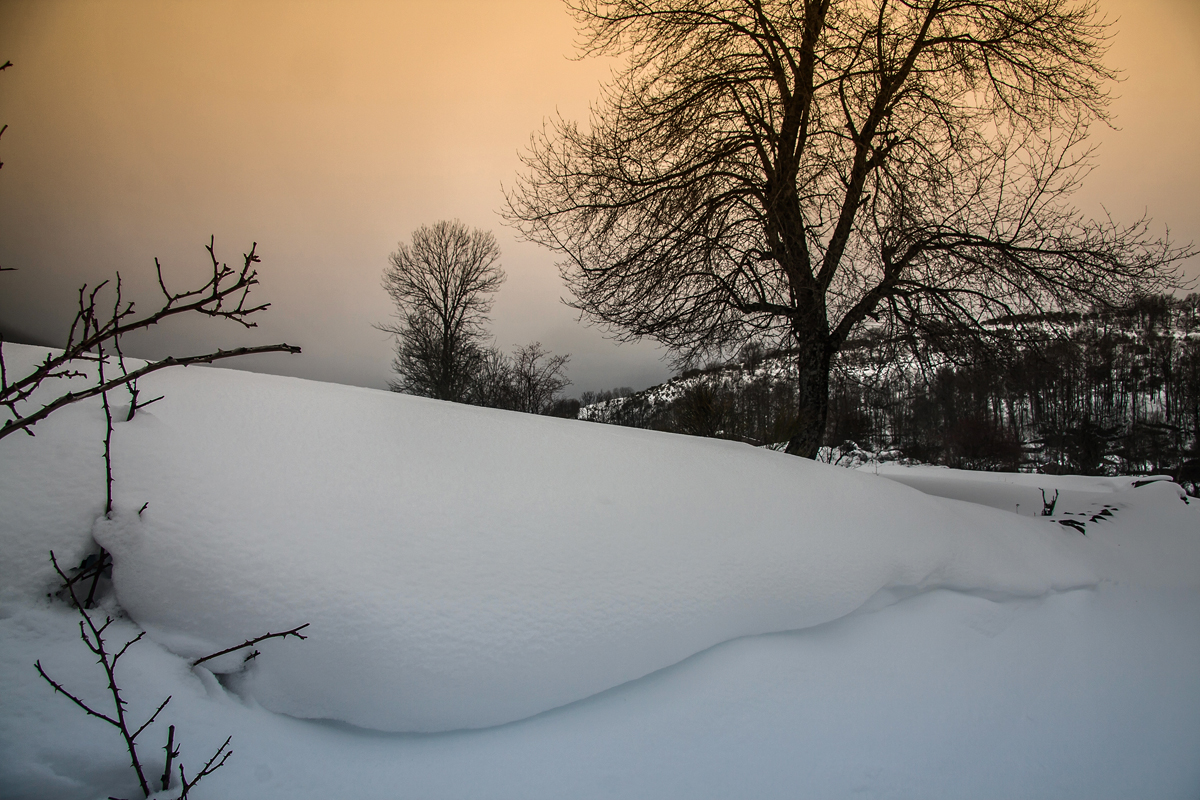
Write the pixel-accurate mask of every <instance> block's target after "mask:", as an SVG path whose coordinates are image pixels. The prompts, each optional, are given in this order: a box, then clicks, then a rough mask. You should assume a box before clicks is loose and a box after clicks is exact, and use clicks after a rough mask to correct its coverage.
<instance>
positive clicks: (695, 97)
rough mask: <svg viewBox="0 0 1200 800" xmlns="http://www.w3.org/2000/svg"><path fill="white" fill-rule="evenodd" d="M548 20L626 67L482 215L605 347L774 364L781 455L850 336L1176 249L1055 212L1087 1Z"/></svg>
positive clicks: (798, 436) (1043, 296) (1065, 167)
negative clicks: (583, 122)
mask: <svg viewBox="0 0 1200 800" xmlns="http://www.w3.org/2000/svg"><path fill="white" fill-rule="evenodd" d="M568 5H569V6H570V8H571V10H572V12H573V13H574V15H575V17H576V19H577V21H578V24H579V26H580V30H581V33H582V36H583V38H584V45H583V53H584V54H585V55H605V54H608V55H613V54H624V55H625V56H627V59H628V60H627V63H626V66H625V67H624V68H623V70H622V71H620V72H619V73H618V74H617V75H616V77H615V79H614V81H613V83H612V84H611V85H610V86H609V87H608V88H607V89H606V90H605V92H604V94H603V96H602V99H601V101H600V103H599V104H598V105H597V106H596V107H595V108H594V109H593V113H592V118H591V121H590V125H589V126H587V127H580V126H579V125H577V124H575V123H574V122H570V121H565V120H561V119H559V120H557V121H555V122H553V123H551V124H550V125H549V126H548V127H547V128H546V129H545V130H543V131H542V132H541V133H540V134H537V135H535V136H534V138H533V140H532V143H531V148H530V151H529V152H528V153H527V154H526V155H525V157H524V159H525V163H526V166H527V168H528V169H527V172H526V173H525V174H524V175H523V176H521V177H520V178H519V179H518V182H517V184H516V185H515V187H513V188H512V189H510V190H509V191H508V195H507V200H508V210H507V217H508V219H509V220H510V221H511V222H513V223H514V224H515V225H516V226H517V227H519V229H520V230H521V231H522V233H523V234H524V235H525V236H526V237H527V238H528V239H530V240H532V241H536V242H539V243H542V244H544V245H547V246H549V247H551V248H554V249H556V250H558V251H559V252H561V253H562V254H563V255H564V256H565V260H564V261H563V262H562V263H561V264H560V269H561V272H562V275H563V277H564V279H565V280H566V282H567V284H568V286H569V287H570V289H571V291H572V292H573V294H574V297H575V299H574V301H573V305H574V306H575V307H576V308H578V309H580V310H581V311H582V312H583V313H584V314H585V315H587V316H589V317H591V318H593V319H596V320H599V321H601V322H604V323H607V324H608V325H610V326H612V327H614V328H615V329H617V330H618V331H619V332H620V333H621V334H622V335H623V336H624V337H626V338H640V337H644V336H649V337H652V338H655V339H657V340H659V341H661V342H663V343H665V344H666V345H668V346H669V347H671V348H672V349H673V350H674V352H675V353H676V354H677V357H678V359H679V361H680V362H683V363H687V362H694V361H695V360H696V359H699V358H702V357H704V356H706V355H710V354H714V353H719V352H722V351H727V350H731V349H733V348H736V347H737V346H738V345H740V344H742V343H745V342H747V341H751V340H758V341H774V342H776V343H778V344H779V345H781V346H784V347H787V348H789V349H791V350H793V351H794V352H795V354H796V356H795V357H796V359H797V366H798V378H797V380H798V395H799V400H798V417H797V421H796V427H795V428H794V430H795V433H794V435H793V436H792V437H791V439H790V441H789V443H788V447H787V450H788V452H790V453H793V454H797V455H802V456H807V457H810V458H811V457H814V456H815V454H816V452H817V448H818V447H819V445H820V444H821V439H822V436H823V433H824V429H825V424H826V418H827V414H828V408H829V399H828V398H829V373H830V365H831V361H832V358H833V356H834V355H835V354H836V353H837V352H838V351H839V350H840V349H841V348H842V347H843V345H844V344H845V343H846V342H847V340H848V339H849V338H850V337H851V336H852V334H855V333H856V332H860V331H861V330H862V329H863V328H864V327H865V326H874V327H876V328H877V329H879V332H881V333H885V334H892V335H903V334H911V333H913V332H929V331H939V332H942V333H944V332H945V331H947V330H950V331H974V332H976V333H977V334H980V335H982V334H983V333H984V331H983V329H982V327H981V326H980V324H979V323H980V322H981V321H982V320H985V319H987V318H989V317H991V316H995V315H999V314H1010V315H1016V314H1022V313H1029V312H1037V311H1050V310H1056V309H1071V308H1075V307H1078V306H1081V305H1100V306H1105V305H1110V304H1113V303H1114V302H1116V301H1118V300H1122V299H1125V298H1128V297H1129V296H1131V295H1132V294H1134V293H1135V292H1146V291H1157V290H1161V289H1164V288H1170V287H1173V286H1175V285H1177V284H1178V281H1179V278H1178V275H1179V273H1178V271H1177V266H1176V265H1177V262H1178V261H1180V260H1181V259H1183V258H1186V257H1188V256H1190V255H1192V254H1193V253H1194V250H1192V249H1191V248H1179V247H1175V246H1173V245H1172V244H1171V243H1170V242H1169V241H1168V240H1166V239H1158V238H1155V237H1154V236H1152V235H1151V234H1150V232H1149V230H1148V222H1147V220H1145V219H1143V220H1141V221H1138V222H1135V223H1133V224H1132V225H1120V224H1117V223H1115V222H1113V221H1112V220H1102V221H1098V222H1097V221H1091V220H1088V219H1086V218H1084V217H1083V216H1081V215H1080V213H1078V212H1077V211H1076V210H1075V209H1073V208H1072V207H1071V206H1070V205H1069V204H1068V200H1069V196H1070V194H1071V193H1072V191H1073V190H1074V189H1075V188H1076V187H1077V186H1078V183H1079V181H1080V179H1081V178H1082V177H1083V175H1084V174H1085V173H1086V172H1087V170H1088V168H1089V166H1090V163H1091V161H1090V157H1091V150H1090V149H1089V148H1088V146H1087V144H1086V135H1087V131H1088V126H1089V124H1093V123H1096V122H1106V121H1107V107H1108V102H1109V96H1108V90H1107V88H1106V87H1107V85H1108V83H1109V82H1110V81H1111V80H1112V79H1113V77H1114V75H1113V73H1112V72H1111V71H1110V70H1108V69H1107V68H1106V67H1105V66H1104V65H1103V63H1102V56H1103V54H1104V51H1105V49H1106V36H1107V24H1106V22H1105V21H1104V20H1102V19H1100V18H1099V16H1098V14H1097V11H1096V6H1095V3H1094V2H1091V0H1079V1H1078V2H1072V0H568ZM943 338H944V337H943Z"/></svg>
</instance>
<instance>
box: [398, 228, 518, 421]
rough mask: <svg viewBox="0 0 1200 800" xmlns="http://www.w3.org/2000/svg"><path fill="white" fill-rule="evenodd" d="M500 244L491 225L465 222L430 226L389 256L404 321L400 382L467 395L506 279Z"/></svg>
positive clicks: (411, 388)
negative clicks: (495, 301) (494, 298)
mask: <svg viewBox="0 0 1200 800" xmlns="http://www.w3.org/2000/svg"><path fill="white" fill-rule="evenodd" d="M499 259H500V247H499V246H498V245H497V244H496V237H495V236H493V235H492V234H491V233H489V232H487V231H481V230H478V229H473V230H472V229H468V228H467V227H466V226H465V225H463V224H462V223H461V222H459V221H457V220H455V221H453V222H447V221H441V222H437V223H435V224H433V225H432V226H428V225H422V226H421V227H420V228H418V229H417V230H416V231H414V232H413V235H412V243H411V244H404V243H403V242H401V243H400V245H399V247H398V248H397V250H396V252H394V253H392V254H391V256H390V257H389V259H388V260H389V262H390V266H389V267H388V268H387V270H385V272H384V275H383V286H384V289H386V290H387V292H388V294H389V295H391V297H392V300H394V301H395V302H396V313H397V318H398V322H397V323H396V324H394V325H382V326H380V328H381V329H382V330H385V331H387V332H388V333H392V334H394V335H395V336H396V339H397V344H396V360H395V362H394V363H393V367H394V368H395V370H396V372H397V373H398V374H399V376H400V377H399V379H398V380H397V381H394V382H393V383H392V389H393V390H394V391H398V392H406V393H408V394H416V395H423V396H425V397H436V398H438V399H441V400H453V401H456V402H462V401H464V400H466V399H467V396H468V392H469V390H470V380H471V377H472V376H473V375H474V374H475V372H476V371H477V370H478V369H479V366H480V360H481V359H482V358H483V351H484V349H485V346H484V344H483V342H484V339H485V337H486V336H487V331H486V329H485V325H486V323H487V322H488V316H487V315H488V312H490V311H491V308H492V299H491V296H492V295H493V294H494V293H495V292H496V290H497V289H499V288H500V284H502V283H503V282H504V272H503V271H502V270H501V269H500V267H499V265H498V264H497V263H496V262H497V261H499Z"/></svg>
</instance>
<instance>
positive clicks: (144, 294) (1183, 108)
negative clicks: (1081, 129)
mask: <svg viewBox="0 0 1200 800" xmlns="http://www.w3.org/2000/svg"><path fill="white" fill-rule="evenodd" d="M1101 8H1102V9H1103V10H1104V11H1105V13H1107V14H1108V15H1110V16H1112V17H1120V21H1119V22H1118V24H1117V25H1116V26H1115V29H1114V30H1115V34H1116V35H1115V38H1114V41H1113V44H1112V49H1111V51H1110V58H1109V63H1110V65H1111V66H1114V67H1116V68H1118V69H1121V70H1123V71H1124V73H1125V78H1126V80H1125V82H1124V83H1122V84H1121V85H1120V86H1118V87H1117V90H1116V93H1117V94H1118V95H1119V99H1118V100H1117V101H1116V103H1115V104H1114V106H1113V111H1114V112H1115V114H1116V117H1117V119H1116V122H1117V125H1118V126H1119V128H1120V129H1119V130H1115V131H1113V130H1103V131H1098V132H1097V136H1096V139H1097V140H1098V141H1099V142H1100V144H1101V149H1100V151H1099V159H1098V160H1099V167H1098V169H1097V170H1096V171H1095V173H1093V175H1092V176H1091V178H1090V180H1089V181H1088V182H1087V184H1086V185H1085V188H1084V190H1083V192H1082V193H1081V194H1080V196H1079V198H1078V200H1079V203H1080V205H1081V206H1082V207H1083V208H1084V209H1085V210H1086V211H1088V212H1089V213H1098V212H1100V210H1101V208H1102V204H1103V208H1107V209H1108V210H1109V211H1110V212H1111V213H1112V214H1113V215H1114V216H1115V217H1116V218H1117V219H1118V220H1132V219H1135V218H1137V217H1139V216H1141V215H1142V214H1143V213H1148V214H1149V215H1150V216H1151V217H1152V218H1153V219H1154V220H1155V224H1156V225H1157V226H1158V228H1157V229H1158V230H1160V231H1161V229H1162V227H1163V226H1164V225H1169V226H1170V228H1171V231H1172V235H1173V236H1174V237H1176V238H1178V239H1180V240H1182V241H1184V242H1186V241H1189V240H1190V241H1195V242H1197V243H1200V145H1198V142H1200V133H1198V132H1200V4H1197V3H1195V2H1194V0H1140V1H1139V0H1102V2H1101ZM573 44H574V32H573V29H572V25H571V20H570V18H569V17H568V16H567V14H566V13H565V11H564V9H563V7H562V5H561V3H560V2H559V0H512V1H511V2H505V0H441V2H437V3H428V2H369V1H364V2H356V1H352V0H336V2H334V1H332V0H328V1H326V2H303V1H302V0H279V1H276V2H257V1H254V0H236V1H234V2H212V1H210V0H177V1H175V2H170V1H168V0H129V1H127V2H108V1H106V2H54V1H53V0H36V2H14V1H13V0H0V61H3V60H4V59H9V60H11V61H13V62H14V64H15V66H14V67H13V68H10V69H9V70H6V71H5V72H4V73H3V74H2V75H0V123H8V125H9V129H8V131H7V132H6V133H5V134H4V137H3V139H2V140H0V160H3V161H4V169H3V170H2V171H0V264H3V265H4V266H13V267H18V268H19V270H20V271H19V272H17V273H6V274H5V275H4V276H3V283H0V320H2V321H3V325H4V327H5V328H7V329H8V330H9V331H10V332H11V333H17V334H22V335H24V336H28V337H33V338H36V339H39V340H44V341H53V340H56V339H57V338H58V336H60V335H61V333H60V332H61V331H63V330H65V326H66V325H67V324H69V321H70V315H71V310H70V304H71V303H73V298H74V293H75V290H76V289H77V287H78V285H79V284H80V283H81V282H83V281H85V280H89V281H94V280H97V279H103V278H104V277H108V276H109V275H111V273H112V272H113V271H114V270H116V269H120V270H122V274H123V276H124V277H125V278H126V279H127V280H131V281H132V282H133V283H134V286H135V291H137V292H138V294H137V296H138V297H140V298H143V305H144V306H145V307H146V308H147V309H149V307H150V306H151V304H152V303H153V302H154V296H153V294H152V293H151V292H150V289H151V283H150V281H151V280H152V274H153V273H152V267H153V257H154V256H158V257H159V258H160V260H162V261H163V263H164V264H165V265H166V267H167V270H168V272H167V274H168V279H170V278H172V277H177V279H178V281H179V284H180V285H183V284H185V283H189V282H194V281H195V278H196V276H197V275H198V274H200V273H199V272H198V270H201V269H202V268H203V265H204V258H205V254H204V252H203V245H204V244H205V243H206V242H207V241H208V237H209V235H210V234H215V236H216V239H217V247H218V252H219V253H220V254H223V255H224V256H225V257H227V258H228V259H230V260H231V261H232V260H236V259H238V258H239V254H240V253H241V252H244V251H245V250H246V249H247V248H248V247H249V245H250V242H251V241H257V242H258V243H259V249H258V252H259V253H260V255H261V256H262V258H263V264H262V267H261V270H260V271H261V275H262V280H263V285H262V286H261V287H259V289H258V292H259V296H260V297H261V298H262V299H264V300H269V301H271V302H272V304H273V306H272V308H271V309H270V310H269V311H268V312H266V313H265V315H263V316H262V318H261V320H260V324H261V328H260V329H259V330H257V331H253V332H250V333H249V334H247V333H246V332H243V331H240V330H237V329H234V328H231V327H230V326H228V325H225V326H221V325H214V324H207V323H205V322H200V321H193V322H191V323H188V324H185V325H180V326H178V327H176V328H174V329H172V330H164V331H160V332H156V333H155V335H154V336H153V337H152V338H150V339H147V340H144V341H140V342H133V343H132V350H133V351H134V352H135V353H137V354H139V355H146V356H158V355H163V354H165V353H166V352H168V351H174V352H176V353H177V354H182V353H183V352H185V351H186V352H191V351H195V350H199V349H202V348H203V349H209V348H212V347H216V346H229V345H232V344H234V343H247V344H249V343H266V342H268V341H287V342H289V343H294V344H300V345H302V346H303V347H304V350H305V354H304V355H302V356H298V357H291V358H286V357H283V356H264V357H262V358H261V359H260V360H258V361H255V362H249V366H253V368H256V369H262V370H264V371H271V372H280V373H284V374H296V375H303V376H306V377H314V378H320V379H324V380H334V381H340V382H345V383H354V384H360V385H365V386H380V387H381V386H383V385H385V383H386V381H387V379H388V376H389V364H390V359H391V344H390V342H389V340H388V338H387V337H386V336H385V335H384V334H382V333H380V332H378V331H376V330H375V329H373V328H372V327H371V326H372V323H376V322H384V321H386V320H388V319H389V317H390V315H391V312H392V309H391V307H390V305H389V301H388V299H387V297H386V295H385V294H384V293H383V290H382V289H381V288H380V285H379V279H380V274H381V272H382V270H383V268H384V265H385V263H386V259H387V255H388V253H389V252H390V251H392V250H393V249H395V246H396V242H397V240H399V239H402V238H407V236H408V235H409V233H410V232H411V231H412V230H413V228H415V227H416V226H418V225H420V224H423V223H430V222H434V221H436V220H438V219H443V218H455V217H457V218H459V219H461V220H463V221H464V222H466V223H468V224H469V225H472V226H477V227H482V228H486V229H489V230H492V231H494V232H495V233H496V235H497V237H498V238H499V240H500V244H501V247H502V250H503V252H504V258H503V265H504V268H505V270H506V271H507V273H508V276H509V278H508V282H507V283H506V284H505V286H504V287H503V288H502V289H501V291H500V293H499V295H498V296H497V302H496V306H495V311H494V314H493V318H494V324H493V326H492V329H493V332H494V333H495V335H496V338H497V342H498V344H499V345H500V346H501V347H503V348H505V349H508V348H511V347H512V346H513V345H515V344H519V343H525V342H528V341H531V340H534V339H537V340H540V341H541V342H542V343H543V344H544V345H546V346H547V347H549V348H550V349H552V350H554V351H556V352H560V353H561V352H569V353H571V354H572V359H571V364H570V368H569V375H570V377H571V378H572V379H573V380H574V382H575V385H574V386H573V387H572V391H573V392H575V393H577V392H579V391H582V390H586V389H603V388H609V387H612V386H617V385H631V386H634V387H638V388H640V387H641V386H644V385H647V384H649V383H653V382H657V381H658V380H662V379H664V378H665V377H666V376H667V375H668V369H667V367H666V365H665V364H663V363H662V362H661V361H659V359H658V355H657V351H656V350H655V349H654V348H653V347H652V346H649V345H640V346H636V347H633V346H629V345H623V346H621V347H619V348H618V347H616V346H615V345H613V344H611V343H610V342H608V341H606V340H605V339H604V338H603V337H602V335H601V333H600V332H599V331H597V330H596V329H594V328H585V327H583V326H582V325H580V324H578V323H576V322H575V317H574V314H573V313H572V312H571V311H570V310H569V309H567V308H565V307H563V306H562V305H561V304H560V303H559V302H558V298H559V297H560V295H562V294H563V291H564V290H563V288H562V286H561V284H560V282H559V279H558V275H557V272H556V270H555V269H554V266H553V263H554V258H553V256H552V255H551V254H550V253H547V252H545V251H542V250H540V249H539V248H536V247H533V246H532V245H529V244H526V243H520V242H517V241H516V240H515V238H514V235H513V233H512V231H511V230H509V229H508V228H506V227H504V226H503V225H501V223H500V220H499V217H498V216H497V213H496V212H497V211H498V210H499V208H500V207H501V203H502V195H501V184H502V183H511V180H512V176H513V175H514V173H515V171H516V170H517V168H518V161H517V153H518V151H519V150H520V149H521V148H522V147H523V145H524V144H525V143H526V142H527V141H528V137H529V134H530V132H531V131H533V130H534V129H535V128H537V127H539V126H540V125H541V124H542V120H543V119H544V118H545V117H547V116H551V115H553V114H554V113H555V111H556V110H557V111H561V112H562V113H563V114H564V115H565V116H568V117H574V118H581V117H584V116H585V115H586V112H587V105H588V102H589V101H590V100H591V99H593V98H594V97H595V96H596V94H597V87H598V86H599V83H600V82H601V81H602V80H603V79H604V78H605V77H606V76H607V74H608V70H609V65H608V64H605V63H600V62H596V61H585V62H578V61H572V60H569V59H568V56H569V55H571V54H572V53H573V51H574V48H573ZM1189 270H1190V273H1191V274H1192V275H1193V276H1196V275H1200V263H1193V264H1191V265H1189ZM244 366H245V365H244Z"/></svg>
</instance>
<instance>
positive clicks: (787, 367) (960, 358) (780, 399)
mask: <svg viewBox="0 0 1200 800" xmlns="http://www.w3.org/2000/svg"><path fill="white" fill-rule="evenodd" d="M983 327H984V333H985V334H986V335H985V337H984V338H983V339H980V338H977V337H970V336H957V337H946V338H945V339H944V340H940V341H938V342H936V343H935V342H932V341H929V340H928V339H925V340H917V341H915V342H913V341H909V342H900V341H894V340H885V339H884V338H882V337H875V336H867V337H865V338H863V339H862V340H860V341H857V342H855V343H854V344H853V345H852V346H851V347H849V348H847V349H846V350H845V351H843V352H842V353H841V354H840V355H839V357H838V360H837V363H836V366H835V371H834V376H833V381H832V383H833V385H832V389H831V393H830V394H831V398H830V401H831V405H830V415H829V423H828V427H827V429H826V439H825V442H826V445H827V449H826V451H825V452H826V457H827V458H831V459H836V458H838V457H839V456H845V455H846V454H849V453H857V454H858V457H860V458H861V457H863V454H864V453H873V454H880V453H886V454H888V457H889V458H893V459H908V460H912V461H918V462H923V463H933V464H946V465H949V466H955V467H963V468H969V469H996V470H1039V471H1043V472H1076V473H1082V474H1118V473H1119V474H1141V473H1150V472H1170V473H1175V472H1176V471H1177V470H1178V469H1179V467H1180V465H1181V464H1182V463H1183V462H1184V461H1186V460H1187V459H1189V458H1195V457H1196V456H1197V455H1200V452H1198V436H1200V294H1192V295H1190V296H1188V297H1187V298H1185V299H1176V298H1171V297H1166V296H1150V297H1145V298H1140V299H1138V300H1137V301H1135V302H1132V303H1130V304H1129V305H1128V306H1127V307H1125V308H1122V309H1119V310H1116V311H1106V312H1105V311H1095V312H1092V313H1086V314H1082V313H1078V314H1051V315H1043V316H1039V317H1023V318H1009V319H995V320H991V321H989V322H987V323H985V325H984V326H983ZM795 376H796V372H795V365H794V363H793V362H792V361H791V360H790V358H789V354H788V353H787V352H780V351H774V352H768V351H764V350H763V349H762V348H760V347H755V346H751V347H748V348H745V349H744V350H743V352H742V353H741V355H740V357H739V358H738V359H735V360H733V361H730V362H728V363H723V364H713V365H710V366H708V367H707V368H705V369H694V370H688V371H685V372H684V373H683V374H682V375H679V376H677V377H675V378H672V379H671V380H669V381H667V382H666V383H663V384H660V385H658V386H653V387H651V388H649V389H646V390H644V391H641V392H631V391H629V390H614V391H612V392H604V393H599V394H596V393H591V394H585V396H584V397H583V398H581V401H582V403H583V407H582V408H580V410H579V414H578V416H579V418H580V419H586V420H592V421H595V422H604V423H609V424H616V425H628V426H632V427H640V428H652V429H656V430H666V431H674V432H678V433H687V434H693V435H697V436H713V437H719V438H727V439H738V440H742V441H745V442H747V443H750V444H754V445H762V446H782V443H784V442H786V441H787V439H788V437H789V436H790V433H791V431H792V430H793V429H794V426H795V422H796V402H795V401H796V387H795Z"/></svg>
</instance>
